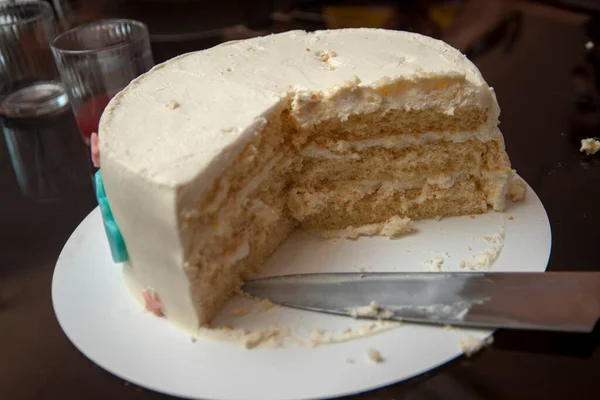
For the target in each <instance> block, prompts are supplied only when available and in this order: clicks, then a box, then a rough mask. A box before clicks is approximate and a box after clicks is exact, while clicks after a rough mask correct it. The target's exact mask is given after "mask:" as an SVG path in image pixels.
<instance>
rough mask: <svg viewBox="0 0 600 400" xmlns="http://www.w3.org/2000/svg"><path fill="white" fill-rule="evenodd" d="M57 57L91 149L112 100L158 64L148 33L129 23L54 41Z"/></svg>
mask: <svg viewBox="0 0 600 400" xmlns="http://www.w3.org/2000/svg"><path fill="white" fill-rule="evenodd" d="M52 53H53V54H54V59H55V61H56V65H57V66H58V71H59V73H60V77H61V79H62V82H63V83H64V85H65V87H66V90H67V93H68V96H69V100H70V102H71V106H72V108H73V113H74V115H75V118H76V120H77V124H78V126H79V130H80V132H81V134H82V136H83V139H84V141H85V142H86V143H87V144H88V145H89V141H90V136H91V134H92V133H93V132H98V123H99V121H100V116H101V115H102V112H103V111H104V108H105V107H106V105H107V104H108V102H109V101H110V99H111V98H112V97H113V96H114V95H115V94H117V93H118V92H119V91H121V90H122V89H123V88H125V86H127V85H128V84H129V83H130V82H131V81H132V80H133V79H134V78H136V77H137V76H139V75H141V74H142V73H144V72H146V71H148V70H149V69H150V68H152V66H153V65H154V62H153V59H152V51H151V49H150V39H149V35H148V28H147V27H146V25H144V24H143V23H141V22H139V21H134V20H128V19H107V20H100V21H96V22H92V23H89V24H84V25H80V26H78V27H75V28H73V29H71V30H68V31H66V32H64V33H62V34H60V35H58V36H57V37H56V38H55V39H54V40H53V41H52Z"/></svg>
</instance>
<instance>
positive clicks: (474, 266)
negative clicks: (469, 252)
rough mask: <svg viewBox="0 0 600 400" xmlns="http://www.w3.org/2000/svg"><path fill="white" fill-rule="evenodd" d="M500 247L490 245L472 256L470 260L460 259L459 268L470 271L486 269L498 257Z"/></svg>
mask: <svg viewBox="0 0 600 400" xmlns="http://www.w3.org/2000/svg"><path fill="white" fill-rule="evenodd" d="M501 250H502V247H490V248H487V249H484V250H482V251H481V252H479V253H477V254H476V255H474V256H473V260H471V261H461V262H460V264H459V265H460V268H467V269H469V270H471V271H481V270H484V271H487V270H489V269H490V268H491V267H492V265H494V263H495V262H496V260H497V259H498V256H499V255H500V251H501Z"/></svg>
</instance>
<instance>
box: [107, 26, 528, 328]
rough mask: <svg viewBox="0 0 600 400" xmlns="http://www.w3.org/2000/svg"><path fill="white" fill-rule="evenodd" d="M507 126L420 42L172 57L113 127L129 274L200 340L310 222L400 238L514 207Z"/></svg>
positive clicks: (477, 82)
mask: <svg viewBox="0 0 600 400" xmlns="http://www.w3.org/2000/svg"><path fill="white" fill-rule="evenodd" d="M498 116H499V107H498V104H497V101H496V98H495V95H494V92H493V90H492V88H490V87H489V86H488V85H487V84H486V82H485V81H484V79H483V78H482V76H481V74H480V72H479V71H478V69H477V68H476V67H475V65H474V64H472V63H471V62H470V61H469V60H468V59H467V58H466V57H465V56H464V55H462V54H461V53H460V52H459V51H457V50H455V49H453V48H452V47H450V46H448V45H447V44H445V43H443V42H440V41H438V40H434V39H432V38H429V37H425V36H422V35H418V34H414V33H407V32H398V31H386V30H375V29H347V30H331V31H318V32H311V33H307V32H304V31H292V32H287V33H283V34H277V35H271V36H267V37H262V38H255V39H250V40H244V41H238V42H229V43H224V44H222V45H219V46H216V47H214V48H211V49H208V50H205V51H199V52H194V53H190V54H185V55H182V56H179V57H176V58H174V59H172V60H170V61H167V62H165V63H163V64H160V65H157V66H156V67H154V68H153V69H152V70H151V71H149V72H148V73H146V74H144V75H142V76H140V77H139V78H137V79H135V80H134V81H133V82H132V83H131V84H130V85H129V86H128V87H127V88H126V89H124V90H123V91H122V92H121V93H119V94H118V95H117V96H115V97H114V98H113V99H112V101H111V102H110V104H109V105H108V107H107V109H106V110H105V112H104V114H103V116H102V119H101V123H100V132H99V142H100V143H99V146H100V161H101V166H102V168H101V171H102V176H103V180H104V186H105V191H106V196H107V198H108V202H109V203H110V208H111V210H112V214H113V215H114V219H115V221H116V223H117V224H118V227H119V229H120V232H121V234H122V237H123V240H124V243H125V245H126V247H127V253H128V260H127V262H126V263H125V264H124V271H125V276H126V280H127V282H128V284H129V285H130V287H131V288H132V292H133V293H134V294H135V295H136V296H138V297H140V298H141V297H142V292H144V293H145V296H146V300H147V302H148V297H149V296H150V299H151V300H152V301H154V300H156V302H157V303H158V304H160V310H159V313H160V314H164V315H165V316H166V317H167V318H168V319H169V320H170V321H171V322H173V323H175V324H176V325H178V326H180V327H182V328H184V329H187V330H194V329H196V328H198V327H199V326H200V325H203V324H206V323H209V322H210V320H211V319H212V318H213V316H214V315H215V313H216V312H218V311H219V309H220V308H221V307H222V306H223V305H224V303H225V302H226V301H227V300H228V299H229V298H230V297H231V295H232V294H233V293H234V292H235V291H236V290H238V289H239V287H240V285H241V283H242V282H243V280H245V279H248V278H250V277H252V276H254V275H255V274H256V273H257V272H259V271H260V270H261V266H262V265H263V263H264V262H265V261H266V260H267V259H268V257H269V256H270V255H271V254H272V252H273V251H274V250H275V249H276V248H277V247H278V246H279V244H281V243H282V241H284V240H285V238H286V237H287V236H288V234H289V233H290V232H291V231H292V230H293V229H294V228H295V227H296V226H300V227H302V228H305V229H308V230H311V231H316V232H320V233H322V234H325V235H342V236H348V237H356V236H358V235H361V234H368V235H373V234H381V235H387V236H396V235H398V234H401V233H403V232H405V231H407V230H408V229H409V228H410V226H409V225H410V220H417V219H423V218H434V217H442V216H451V215H463V214H476V213H483V212H486V211H487V210H488V209H489V208H491V209H494V210H503V209H504V207H505V198H506V197H507V195H508V191H509V190H508V189H509V186H510V181H511V179H512V177H513V171H512V170H511V168H510V163H509V159H508V156H507V154H506V152H505V147H504V141H503V137H502V135H501V133H500V131H499V129H498ZM516 188H517V189H518V188H519V187H518V186H516ZM521 188H522V186H521ZM514 195H515V196H516V197H519V196H520V195H521V194H520V193H519V190H516V191H514ZM149 291H150V293H151V294H149Z"/></svg>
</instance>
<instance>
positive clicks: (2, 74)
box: [0, 2, 91, 200]
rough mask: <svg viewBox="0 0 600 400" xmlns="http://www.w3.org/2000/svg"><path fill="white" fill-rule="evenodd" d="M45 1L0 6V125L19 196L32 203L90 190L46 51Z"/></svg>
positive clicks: (49, 23)
mask: <svg viewBox="0 0 600 400" xmlns="http://www.w3.org/2000/svg"><path fill="white" fill-rule="evenodd" d="M55 32H56V28H55V22H54V14H53V11H52V8H51V6H50V5H49V4H47V3H44V2H21V3H17V4H14V3H11V4H2V5H0V126H1V127H2V132H3V134H4V139H5V141H6V144H7V149H8V153H9V155H10V159H11V163H12V166H13V170H14V172H15V175H16V177H17V181H18V183H19V187H20V189H21V192H22V193H24V194H25V195H27V196H29V197H31V198H34V199H36V200H49V199H56V198H60V197H62V196H63V195H64V194H67V193H68V192H70V191H72V190H73V189H76V188H77V189H78V188H86V189H88V190H89V189H90V188H91V181H90V178H91V174H90V172H91V168H90V163H89V159H88V156H87V154H86V149H85V146H84V144H83V143H82V141H81V139H80V137H79V132H78V129H77V125H76V123H75V119H74V118H73V114H72V112H71V110H70V105H69V100H68V98H67V95H66V93H65V90H64V88H63V86H62V84H61V83H60V81H59V78H58V71H57V69H56V66H55V64H54V60H53V58H52V53H51V51H50V41H51V40H52V38H53V36H54V34H55Z"/></svg>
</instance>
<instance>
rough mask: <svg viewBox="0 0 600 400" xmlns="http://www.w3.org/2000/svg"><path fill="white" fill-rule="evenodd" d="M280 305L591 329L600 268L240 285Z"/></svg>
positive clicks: (474, 323)
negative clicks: (573, 270) (597, 270)
mask: <svg viewBox="0 0 600 400" xmlns="http://www.w3.org/2000/svg"><path fill="white" fill-rule="evenodd" d="M242 290H243V291H245V292H246V293H248V294H250V295H251V296H254V297H259V298H266V299H268V300H270V301H272V302H273V303H276V304H280V305H282V306H287V307H294V308H300V309H304V310H310V311H317V312H325V313H330V314H338V315H346V316H350V317H354V318H366V319H384V320H396V321H407V322H416V323H428V324H441V325H454V326H464V327H475V328H491V329H497V328H507V329H529V330H550V331H563V332H591V331H592V330H593V329H594V325H595V324H596V322H597V321H598V317H600V273H595V272H545V273H528V272H516V273H513V272H499V273H490V272H456V273H454V272H453V273H392V272H372V273H317V274H298V275H284V276H276V277H269V278H261V279H255V280H251V281H248V282H246V283H245V284H244V285H243V287H242Z"/></svg>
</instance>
